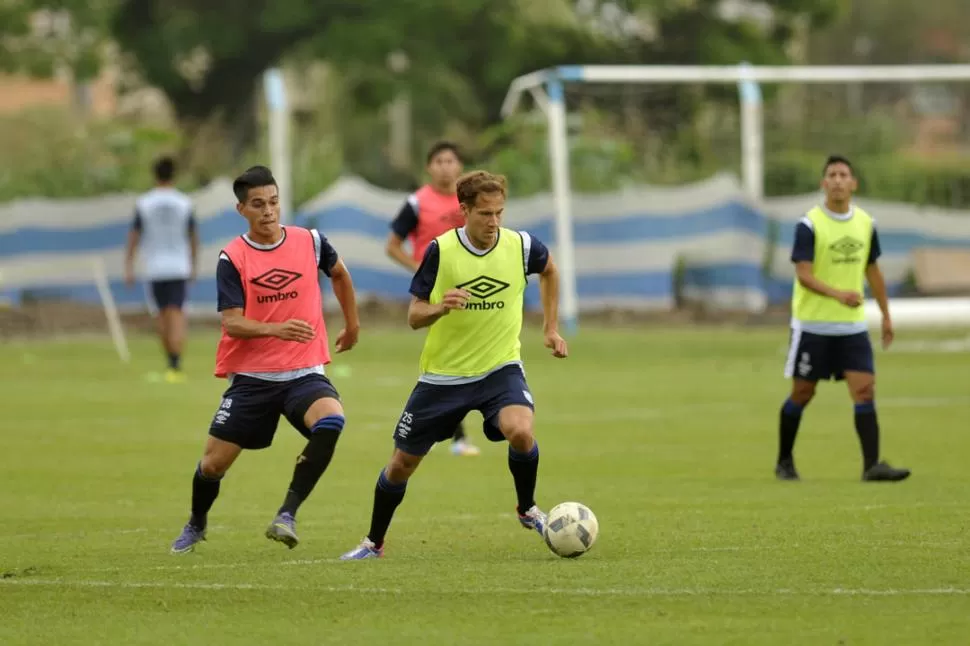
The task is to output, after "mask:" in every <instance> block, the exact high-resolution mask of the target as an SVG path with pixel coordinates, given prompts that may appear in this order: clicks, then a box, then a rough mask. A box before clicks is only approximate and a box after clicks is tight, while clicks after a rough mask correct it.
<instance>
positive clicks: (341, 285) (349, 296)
mask: <svg viewBox="0 0 970 646" xmlns="http://www.w3.org/2000/svg"><path fill="white" fill-rule="evenodd" d="M330 284H331V286H332V287H333V294H334V296H336V297H337V302H338V303H340V310H341V312H343V315H344V329H342V330H341V331H340V334H338V335H337V343H336V347H337V352H346V351H347V350H350V349H351V348H352V347H354V346H355V345H357V335H358V334H360V318H359V317H358V314H357V295H356V293H355V292H354V282H353V280H351V278H350V271H349V270H348V269H347V265H345V264H344V261H343V260H341V259H339V258H338V259H337V262H336V263H335V264H334V266H333V269H331V270H330Z"/></svg>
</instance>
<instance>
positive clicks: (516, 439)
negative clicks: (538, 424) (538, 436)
mask: <svg viewBox="0 0 970 646" xmlns="http://www.w3.org/2000/svg"><path fill="white" fill-rule="evenodd" d="M502 432H503V434H504V435H505V439H506V440H508V442H509V446H511V447H512V448H513V449H515V450H516V451H518V452H519V453H528V452H529V451H531V450H532V445H533V444H535V436H534V435H533V433H532V421H531V420H529V421H528V422H527V423H526V422H522V423H513V424H510V425H508V426H507V427H506V428H503V429H502Z"/></svg>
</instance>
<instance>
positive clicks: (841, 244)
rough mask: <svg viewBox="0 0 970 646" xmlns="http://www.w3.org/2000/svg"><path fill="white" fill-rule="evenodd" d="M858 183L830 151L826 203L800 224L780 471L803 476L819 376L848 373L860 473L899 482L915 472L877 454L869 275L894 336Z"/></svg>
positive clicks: (887, 336) (889, 335)
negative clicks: (804, 433)
mask: <svg viewBox="0 0 970 646" xmlns="http://www.w3.org/2000/svg"><path fill="white" fill-rule="evenodd" d="M857 186H858V184H857V182H856V178H855V174H854V172H853V169H852V164H851V163H850V162H849V160H848V159H846V158H845V157H840V156H832V157H829V158H828V159H827V160H826V162H825V166H824V167H823V171H822V190H823V191H824V193H825V204H824V205H823V206H816V207H815V208H813V209H812V210H811V211H809V212H808V213H807V214H806V215H805V217H803V218H802V219H801V220H800V221H799V222H798V224H797V225H796V228H795V242H794V245H793V247H792V255H791V260H792V262H793V263H795V282H794V293H793V294H792V319H791V345H790V347H789V350H788V359H787V361H786V362H785V377H787V378H790V379H792V390H791V396H790V397H789V398H788V399H787V400H786V401H785V403H784V404H783V405H782V408H781V415H780V423H779V445H778V462H777V464H776V466H775V476H776V477H777V478H779V479H780V480H798V479H799V477H798V472H797V471H796V470H795V460H794V458H793V457H792V449H793V448H794V446H795V436H796V435H797V434H798V426H799V423H800V422H801V418H802V411H803V410H804V409H805V406H807V405H808V403H809V402H810V401H811V400H812V397H814V396H815V386H816V384H817V383H818V381H819V380H822V379H835V380H837V381H838V380H843V379H844V380H845V382H846V384H847V385H848V387H849V395H850V396H851V397H852V401H853V403H854V404H855V429H856V433H857V434H858V435H859V442H860V444H861V445H862V465H863V466H862V479H863V480H864V481H869V482H895V481H899V480H905V479H906V478H908V477H909V474H910V472H909V469H897V468H894V467H892V466H890V465H889V464H887V463H886V462H882V461H880V460H879V422H878V421H877V419H876V405H875V362H874V359H873V353H872V344H871V343H870V341H869V333H868V331H867V325H866V320H865V310H864V308H863V306H862V303H863V287H864V283H865V281H867V280H868V282H869V288H870V289H871V290H872V295H873V297H874V298H875V299H876V302H877V303H878V304H879V310H880V311H881V312H882V344H883V347H884V348H888V347H889V344H890V343H892V340H893V324H892V320H891V319H890V317H889V300H888V298H887V296H886V283H885V281H884V280H883V276H882V271H880V269H879V265H878V264H877V262H876V261H877V259H878V258H879V256H880V253H881V251H880V248H879V236H878V234H877V233H876V228H875V224H874V222H873V219H872V217H870V215H869V214H868V213H866V212H865V211H863V210H862V209H861V208H859V207H858V206H855V205H854V204H853V203H852V195H853V193H854V192H855V190H856V188H857Z"/></svg>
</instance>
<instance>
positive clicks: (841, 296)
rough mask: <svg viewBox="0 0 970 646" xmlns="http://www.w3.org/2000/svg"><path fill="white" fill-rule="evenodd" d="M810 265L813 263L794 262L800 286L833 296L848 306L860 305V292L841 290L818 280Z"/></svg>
mask: <svg viewBox="0 0 970 646" xmlns="http://www.w3.org/2000/svg"><path fill="white" fill-rule="evenodd" d="M812 265H813V263H811V262H804V261H803V262H798V263H795V276H796V277H797V278H798V282H799V283H801V284H802V287H804V288H805V289H809V290H811V291H813V292H815V293H816V294H821V295H822V296H828V297H829V298H834V299H835V300H837V301H839V302H840V303H842V304H843V305H847V306H848V307H859V306H860V305H862V294H858V293H856V292H846V291H841V290H838V289H835V288H834V287H832V286H831V285H828V284H826V283H825V282H824V281H821V280H819V279H818V278H817V277H816V276H815V272H814V271H813V269H812Z"/></svg>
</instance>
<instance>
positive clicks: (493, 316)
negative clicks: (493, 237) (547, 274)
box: [421, 228, 526, 377]
mask: <svg viewBox="0 0 970 646" xmlns="http://www.w3.org/2000/svg"><path fill="white" fill-rule="evenodd" d="M436 240H437V244H438V252H439V263H438V275H437V278H436V279H435V283H434V289H433V290H432V292H431V303H440V302H441V301H442V299H443V297H444V294H445V292H447V291H448V290H449V289H455V288H461V289H464V290H465V291H467V292H469V293H470V294H471V295H472V296H471V298H470V299H469V300H468V303H467V304H466V306H465V309H463V310H453V311H451V312H449V313H448V314H446V315H445V316H443V317H441V318H440V319H438V320H437V321H436V322H435V323H434V324H433V325H431V327H430V328H429V330H428V336H427V338H426V339H425V342H424V350H423V351H422V352H421V372H422V373H431V374H436V375H447V376H455V377H474V376H478V375H483V374H486V373H488V372H490V371H491V370H493V369H495V368H497V367H498V366H500V365H502V364H505V363H509V362H511V361H519V360H520V354H519V349H520V347H521V343H520V341H519V334H520V333H521V332H522V308H523V294H524V293H525V286H526V277H525V269H526V266H525V258H524V255H523V248H522V247H523V244H522V236H521V235H520V234H519V233H518V232H517V231H513V230H511V229H504V228H503V229H499V234H498V241H497V242H496V244H495V246H494V247H493V248H492V249H491V250H490V251H488V252H487V253H485V254H484V255H478V254H475V253H473V252H472V251H469V250H468V249H466V248H465V246H464V245H463V244H462V242H461V239H460V238H459V237H458V230H457V229H455V230H452V231H449V232H448V233H445V234H443V235H441V236H439V237H438V238H436Z"/></svg>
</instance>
